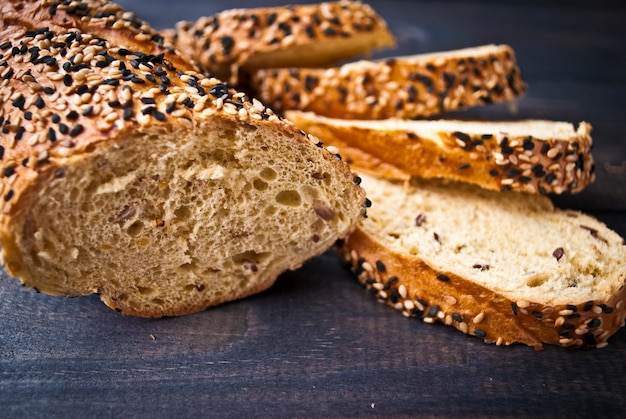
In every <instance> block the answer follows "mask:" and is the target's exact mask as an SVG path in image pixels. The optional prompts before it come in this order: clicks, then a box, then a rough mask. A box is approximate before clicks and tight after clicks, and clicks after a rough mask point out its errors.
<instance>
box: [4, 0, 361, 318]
mask: <svg viewBox="0 0 626 419" xmlns="http://www.w3.org/2000/svg"><path fill="white" fill-rule="evenodd" d="M19 3H24V2H18V1H12V2H10V3H9V4H10V5H11V6H14V5H18V4H19ZM44 3H45V2H44ZM28 4H29V3H28ZM81 4H87V5H88V6H93V5H96V4H100V2H97V1H94V2H84V3H81ZM44 6H46V7H43V9H41V10H40V11H39V13H38V14H37V15H36V18H37V20H32V21H31V20H27V21H25V20H20V19H17V18H14V17H15V16H14V15H9V14H4V15H3V19H2V26H0V62H1V63H2V67H1V68H2V76H3V83H2V86H1V88H0V97H2V98H3V100H2V101H1V107H0V121H1V122H0V125H1V127H2V135H1V136H0V156H1V159H0V169H1V171H0V174H1V175H0V196H1V197H2V200H1V202H0V246H1V247H2V261H3V264H4V266H5V268H6V270H7V271H8V273H9V274H11V275H13V276H16V277H18V278H19V279H20V280H21V281H22V283H23V284H24V285H26V286H28V287H33V288H36V289H37V290H39V291H42V292H44V293H48V294H52V295H65V296H77V295H87V294H92V293H97V294H99V295H100V298H101V299H102V301H103V302H104V303H105V304H107V305H108V306H109V307H111V308H114V309H116V310H119V311H121V312H122V313H125V314H131V315H137V316H145V317H159V316H175V315H182V314H189V313H193V312H197V311H200V310H203V309H205V308H207V307H209V306H212V305H216V304H220V303H223V302H226V301H231V300H234V299H237V298H242V297H245V296H248V295H251V294H253V293H256V292H260V291H262V290H264V289H266V288H268V287H269V286H270V285H272V283H273V282H274V281H275V279H276V277H277V276H278V275H279V274H280V273H281V272H283V271H284V270H287V269H295V268H297V267H298V266H300V265H301V264H302V263H303V262H304V261H305V260H307V259H309V258H311V257H313V256H315V255H317V254H320V253H322V252H324V251H325V250H326V249H327V248H328V247H330V246H331V245H332V244H333V243H334V241H335V240H336V239H337V238H338V237H341V236H343V235H345V234H346V233H347V232H348V231H349V230H350V229H352V228H353V225H354V224H355V222H356V221H357V220H358V219H359V218H360V217H361V213H362V211H363V210H364V209H363V202H364V199H365V198H364V192H363V191H362V189H361V188H360V187H359V186H358V185H357V184H355V181H354V175H353V174H352V172H351V171H350V169H349V167H348V166H347V165H346V164H345V163H344V162H342V161H340V159H339V158H338V156H336V155H335V154H334V153H331V152H329V151H328V150H326V149H324V148H322V147H321V144H320V143H319V141H318V140H317V139H315V138H314V137H312V136H310V135H307V134H305V133H303V132H302V131H300V130H299V129H297V128H296V127H295V126H293V124H291V123H289V122H288V121H285V120H282V119H280V118H278V117H277V116H276V115H275V114H274V113H273V112H272V111H271V110H270V109H269V108H267V107H265V106H264V105H262V104H261V103H260V102H258V101H256V100H254V101H250V100H249V99H247V98H246V96H245V95H244V94H242V93H238V92H236V91H234V90H232V89H229V88H227V87H226V85H224V84H223V83H221V82H220V81H219V80H217V79H214V78H205V77H203V76H202V75H201V74H199V73H197V72H195V71H194V70H193V67H191V66H189V67H185V66H182V65H181V66H180V67H175V66H174V65H173V64H172V61H170V60H168V59H167V58H166V56H165V55H164V54H156V55H155V54H152V53H145V52H143V51H142V50H141V46H142V45H143V41H142V42H138V43H137V42H135V40H136V39H133V38H129V39H127V40H126V42H125V43H124V44H123V46H120V45H117V44H114V43H112V42H109V41H107V40H106V39H104V38H102V34H101V33H100V32H98V28H99V22H100V21H99V20H98V19H94V25H95V26H94V27H95V29H94V30H95V32H96V33H99V35H94V34H91V33H89V32H84V31H86V30H88V29H89V28H90V26H89V24H88V23H89V19H90V17H89V16H85V17H83V18H81V27H80V29H76V28H72V29H69V30H68V29H64V28H63V26H62V25H58V24H57V23H58V21H59V20H61V21H63V19H65V16H66V13H68V12H66V13H61V9H60V6H59V8H57V9H54V10H53V9H52V8H48V7H47V4H46V5H44ZM3 7H7V3H5V5H4V6H3ZM17 10H19V8H17ZM76 10H83V9H82V8H80V7H77V8H76ZM112 16H113V17H112V18H111V19H110V22H109V23H110V24H111V25H112V27H114V28H115V27H116V26H117V23H118V22H120V21H118V20H115V19H116V17H115V15H112ZM25 17H28V16H25ZM122 24H123V23H122ZM51 28H53V29H51ZM79 57H80V58H79ZM183 64H184V63H183Z"/></svg>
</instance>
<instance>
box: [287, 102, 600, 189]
mask: <svg viewBox="0 0 626 419" xmlns="http://www.w3.org/2000/svg"><path fill="white" fill-rule="evenodd" d="M285 116H286V117H287V118H288V119H290V120H291V121H293V122H294V123H295V124H296V125H297V126H298V127H299V128H300V129H302V130H304V131H306V132H309V133H311V134H313V135H315V136H317V137H318V138H320V140H321V141H322V142H323V143H324V144H327V145H333V146H336V147H338V149H339V150H340V152H341V155H342V156H343V157H344V158H345V159H346V161H349V162H350V163H351V164H352V167H353V168H354V169H355V170H357V171H367V172H371V173H377V174H378V175H383V176H386V177H392V178H401V179H408V178H409V177H411V176H418V177H423V178H447V179H454V180H458V181H464V182H470V183H475V184H477V185H479V186H481V187H484V188H487V189H492V190H500V191H505V190H512V189H513V190H521V191H524V192H531V193H536V192H540V193H543V194H546V193H555V194H560V193H563V192H579V191H581V190H582V189H584V188H585V187H586V186H587V185H589V184H590V183H591V182H592V181H593V179H594V170H593V169H594V165H593V157H592V154H591V148H592V139H591V135H590V132H591V125H590V124H588V123H586V122H581V123H580V124H579V125H578V128H575V127H574V126H573V125H572V124H571V123H567V122H558V121H546V120H518V121H462V120H433V121H424V120H403V119H389V120H384V121H372V120H370V121H364V120H342V119H335V118H326V117H322V116H319V115H315V114H313V113H310V112H307V113H305V112H300V111H287V112H286V113H285Z"/></svg>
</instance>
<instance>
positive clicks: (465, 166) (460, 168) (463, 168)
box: [457, 163, 470, 170]
mask: <svg viewBox="0 0 626 419" xmlns="http://www.w3.org/2000/svg"><path fill="white" fill-rule="evenodd" d="M469 167H470V165H469V163H463V164H460V165H459V166H458V167H457V169H458V170H465V169H469Z"/></svg>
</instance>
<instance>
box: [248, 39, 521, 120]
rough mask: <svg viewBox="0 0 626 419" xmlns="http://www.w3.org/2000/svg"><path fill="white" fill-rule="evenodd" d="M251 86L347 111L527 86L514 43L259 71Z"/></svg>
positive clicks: (324, 109) (272, 102)
mask: <svg viewBox="0 0 626 419" xmlns="http://www.w3.org/2000/svg"><path fill="white" fill-rule="evenodd" d="M251 86H252V87H251V89H252V91H253V92H254V94H255V95H256V96H257V97H258V98H259V99H261V100H262V101H263V102H264V103H266V104H267V105H268V106H270V107H272V109H274V110H275V111H277V112H283V111H285V110H289V109H295V110H302V111H310V112H314V113H316V114H318V115H323V116H329V117H333V118H341V119H387V118H406V119H415V118H425V117H431V116H433V115H438V114H442V113H444V112H446V111H451V110H457V109H463V108H468V107H472V106H478V105H484V104H488V103H492V102H503V101H510V100H512V99H514V98H516V97H518V96H520V95H522V94H523V93H524V92H525V90H526V85H525V82H524V81H523V79H522V75H521V72H520V70H519V68H518V66H517V63H516V60H515V55H514V52H513V50H512V49H511V48H510V47H509V46H507V45H484V46H479V47H473V48H466V49H460V50H454V51H446V52H436V53H429V54H420V55H413V56H407V57H395V58H388V59H386V60H381V61H368V60H361V61H356V62H351V63H348V64H344V65H343V66H340V67H331V68H284V69H265V70H259V71H257V72H256V73H254V74H253V76H252V81H251Z"/></svg>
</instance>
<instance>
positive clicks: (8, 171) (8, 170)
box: [2, 167, 15, 177]
mask: <svg viewBox="0 0 626 419" xmlns="http://www.w3.org/2000/svg"><path fill="white" fill-rule="evenodd" d="M14 173H15V168H13V167H7V168H6V169H4V172H3V173H2V174H3V175H4V177H10V176H13V174H14Z"/></svg>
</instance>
